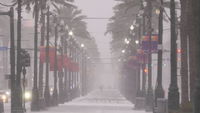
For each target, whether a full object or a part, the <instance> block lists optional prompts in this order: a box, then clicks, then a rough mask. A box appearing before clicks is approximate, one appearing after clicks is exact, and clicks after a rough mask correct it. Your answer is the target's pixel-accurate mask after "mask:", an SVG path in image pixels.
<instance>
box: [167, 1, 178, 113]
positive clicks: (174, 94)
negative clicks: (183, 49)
mask: <svg viewBox="0 0 200 113" xmlns="http://www.w3.org/2000/svg"><path fill="white" fill-rule="evenodd" d="M170 6H171V8H170V15H171V81H170V87H169V93H168V108H169V112H171V111H175V110H177V109H178V108H179V91H178V85H177V44H176V42H177V35H176V25H175V24H176V23H175V22H176V19H175V14H176V11H175V1H174V0H170Z"/></svg>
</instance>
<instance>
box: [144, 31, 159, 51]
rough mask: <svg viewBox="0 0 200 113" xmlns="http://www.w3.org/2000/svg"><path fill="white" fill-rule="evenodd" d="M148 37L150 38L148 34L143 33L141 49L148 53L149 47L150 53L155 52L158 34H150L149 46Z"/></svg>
mask: <svg viewBox="0 0 200 113" xmlns="http://www.w3.org/2000/svg"><path fill="white" fill-rule="evenodd" d="M149 39H150V36H148V35H144V36H143V37H142V43H141V47H142V50H143V51H144V52H145V53H148V52H149V49H151V51H152V53H157V52H158V35H157V34H152V36H151V47H150V44H149Z"/></svg>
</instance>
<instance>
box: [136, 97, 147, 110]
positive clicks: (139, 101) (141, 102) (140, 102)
mask: <svg viewBox="0 0 200 113" xmlns="http://www.w3.org/2000/svg"><path fill="white" fill-rule="evenodd" d="M144 108H145V98H144V97H136V102H135V108H134V109H136V110H142V109H144Z"/></svg>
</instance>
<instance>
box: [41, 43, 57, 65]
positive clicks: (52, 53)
mask: <svg viewBox="0 0 200 113" xmlns="http://www.w3.org/2000/svg"><path fill="white" fill-rule="evenodd" d="M55 51H56V49H55V47H49V61H50V63H51V64H54V62H55ZM40 61H41V62H42V63H45V62H46V47H44V46H42V47H40Z"/></svg>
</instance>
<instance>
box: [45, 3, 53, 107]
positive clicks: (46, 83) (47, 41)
mask: <svg viewBox="0 0 200 113" xmlns="http://www.w3.org/2000/svg"><path fill="white" fill-rule="evenodd" d="M49 17H50V12H49V6H48V7H47V39H46V78H45V91H44V98H45V104H46V106H47V107H48V106H50V105H51V104H50V91H49V32H50V31H49Z"/></svg>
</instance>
